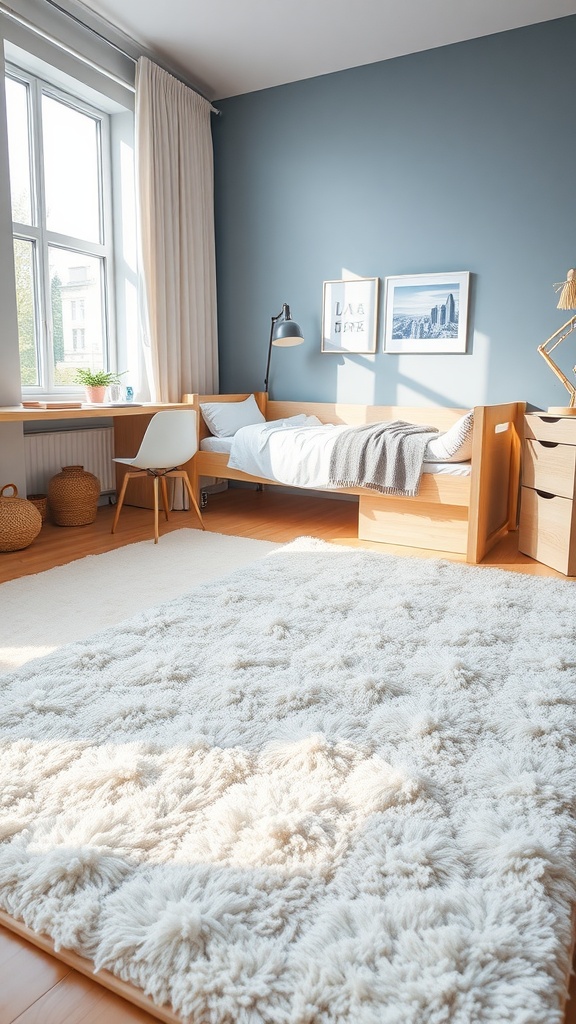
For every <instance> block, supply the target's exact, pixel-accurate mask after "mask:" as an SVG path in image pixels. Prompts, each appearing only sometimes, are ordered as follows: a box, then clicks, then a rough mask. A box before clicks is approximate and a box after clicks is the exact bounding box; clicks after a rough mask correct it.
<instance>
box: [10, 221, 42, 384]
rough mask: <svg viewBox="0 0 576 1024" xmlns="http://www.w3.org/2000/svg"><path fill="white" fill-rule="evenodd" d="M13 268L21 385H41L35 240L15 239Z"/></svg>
mask: <svg viewBox="0 0 576 1024" xmlns="http://www.w3.org/2000/svg"><path fill="white" fill-rule="evenodd" d="M14 267H15V270H16V303H17V308H18V341H19V344H20V372H21V377H22V384H24V385H26V384H38V383H39V376H38V346H37V340H38V339H37V331H36V301H35V299H36V289H35V286H34V242H29V241H27V240H25V239H22V238H15V239H14Z"/></svg>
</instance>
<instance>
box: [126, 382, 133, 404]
mask: <svg viewBox="0 0 576 1024" xmlns="http://www.w3.org/2000/svg"><path fill="white" fill-rule="evenodd" d="M126 401H127V402H133V401H134V388H131V387H130V385H128V387H127V388H126Z"/></svg>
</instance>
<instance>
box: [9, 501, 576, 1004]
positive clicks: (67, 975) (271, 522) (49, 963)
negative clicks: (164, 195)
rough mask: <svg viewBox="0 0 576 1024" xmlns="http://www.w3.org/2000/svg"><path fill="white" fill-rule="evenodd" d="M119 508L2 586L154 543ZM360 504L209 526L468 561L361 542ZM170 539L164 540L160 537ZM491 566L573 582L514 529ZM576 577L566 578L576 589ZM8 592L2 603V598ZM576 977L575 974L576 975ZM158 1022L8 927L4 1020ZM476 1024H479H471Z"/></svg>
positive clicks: (220, 520) (15, 559)
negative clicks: (522, 542)
mask: <svg viewBox="0 0 576 1024" xmlns="http://www.w3.org/2000/svg"><path fill="white" fill-rule="evenodd" d="M113 512H114V509H113V508H112V507H111V506H108V507H103V508H101V509H100V510H99V512H98V517H97V520H96V522H95V523H93V524H91V525H90V526H83V527H68V528H66V527H58V526H53V525H51V524H50V523H46V524H44V526H43V528H42V531H41V533H40V535H39V537H38V538H37V539H36V540H35V541H34V543H33V544H32V545H31V546H30V547H29V548H26V549H25V550H24V551H16V552H10V553H1V554H0V583H2V582H5V581H7V580H10V579H15V578H17V577H19V576H26V575H30V574H31V573H38V572H43V571H45V570H47V569H50V568H52V566H54V565H61V564H64V563H66V562H70V561H73V560H74V559H77V558H82V557H84V556H85V555H93V554H98V553H100V552H102V551H109V550H111V549H113V548H117V547H121V546H122V545H124V544H132V543H135V542H137V541H142V540H150V543H152V539H151V538H152V536H153V523H152V515H153V514H152V512H151V511H150V510H149V509H137V508H131V507H129V506H127V507H125V508H124V509H123V510H122V515H121V517H120V523H119V526H118V532H117V533H116V534H115V535H114V536H112V535H111V534H110V526H111V523H112V518H113ZM356 521H357V507H356V503H355V502H352V501H345V500H339V499H335V498H332V499H331V498H325V499H320V498H314V497H310V496H306V495H302V496H301V495H298V496H295V495H285V494H281V493H279V492H278V491H274V490H272V489H271V490H270V491H267V490H264V491H253V490H248V489H237V490H230V491H228V492H226V493H224V494H215V495H210V498H209V502H208V506H207V508H206V509H205V511H204V522H205V525H206V528H207V529H208V530H210V531H211V532H214V533H226V534H232V535H235V536H241V537H254V538H256V539H259V540H271V541H276V542H285V541H290V540H293V539H294V538H295V537H299V536H303V535H307V536H314V537H319V538H321V539H323V540H327V541H331V542H333V543H337V544H347V545H353V546H359V547H366V548H374V549H375V550H378V551H389V552H392V553H394V554H402V555H405V556H407V557H423V558H430V557H438V556H439V555H440V556H442V557H445V558H449V559H451V560H453V561H463V560H464V559H463V558H462V557H459V556H455V555H454V556H452V555H447V554H445V553H444V552H430V551H421V550H419V549H416V548H413V549H409V548H400V547H397V546H394V545H382V544H370V543H367V542H362V541H358V540H356V539H355V536H354V535H355V532H356ZM196 526H197V520H196V519H195V517H194V515H193V513H189V512H174V513H171V517H170V522H169V523H162V524H161V527H160V529H161V532H163V533H166V532H167V531H169V530H178V529H182V528H183V527H196ZM160 543H162V539H160ZM483 565H485V566H497V567H499V568H502V569H507V570H511V571H514V572H522V573H530V574H532V575H541V576H555V577H558V578H559V579H566V578H565V577H564V576H561V574H560V573H557V572H555V571H554V570H553V569H549V568H547V567H546V566H544V565H541V564H540V563H538V562H534V561H533V559H531V558H528V557H527V556H526V555H522V554H520V553H519V552H518V549H517V534H510V535H509V536H508V537H507V538H506V539H505V540H504V541H502V542H501V543H500V544H499V545H498V546H497V547H496V548H495V549H494V550H493V551H492V552H491V553H490V555H489V556H488V558H487V559H486V561H485V562H484V563H483ZM571 582H572V581H570V580H566V585H567V586H569V585H570V583H571ZM1 599H2V597H1V593H0V602H1ZM572 980H573V981H574V978H573V979H572ZM571 995H572V998H571V1000H570V1001H569V1003H568V1011H567V1014H566V1020H565V1024H576V986H575V985H572V987H571ZM15 1022H18V1024H153V1018H152V1017H151V1016H150V1015H149V1014H148V1013H146V1012H145V1011H143V1010H140V1009H137V1008H136V1007H134V1006H131V1005H129V1004H128V1003H127V1002H125V1001H124V1000H123V999H121V998H120V997H119V996H117V995H114V994H113V993H111V992H108V991H106V989H103V988H101V987H100V986H99V985H98V984H96V983H95V982H94V981H92V980H90V979H89V978H85V977H83V976H82V975H81V974H78V973H77V971H75V970H73V969H72V968H70V967H68V966H66V965H65V964H63V963H61V962H60V961H58V960H57V959H55V958H54V957H51V956H50V955H49V954H47V953H45V952H43V951H42V950H39V949H36V948H34V947H33V946H32V945H30V944H29V943H28V942H26V941H25V940H24V939H22V938H20V937H19V936H17V935H13V934H11V933H10V932H8V931H7V930H6V929H5V928H1V927H0V1024H15ZM470 1024H473V1022H470Z"/></svg>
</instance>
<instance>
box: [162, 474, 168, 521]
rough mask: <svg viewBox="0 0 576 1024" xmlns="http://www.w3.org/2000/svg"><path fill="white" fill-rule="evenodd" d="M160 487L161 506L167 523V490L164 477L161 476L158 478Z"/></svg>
mask: <svg viewBox="0 0 576 1024" xmlns="http://www.w3.org/2000/svg"><path fill="white" fill-rule="evenodd" d="M160 486H161V488H162V504H163V506H164V517H165V519H166V522H169V519H168V488H167V486H166V477H165V476H161V477H160Z"/></svg>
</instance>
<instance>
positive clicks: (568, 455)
mask: <svg viewBox="0 0 576 1024" xmlns="http://www.w3.org/2000/svg"><path fill="white" fill-rule="evenodd" d="M575 488H576V416H564V417H558V416H551V415H549V414H548V413H543V412H540V413H529V414H528V415H527V416H526V417H525V429H524V448H523V459H522V491H521V498H520V534H519V538H518V548H519V550H520V551H522V552H523V553H524V554H525V555H530V556H531V557H532V558H535V559H536V560H537V561H538V562H543V563H544V565H549V566H551V568H553V569H557V570H558V571H559V572H562V573H564V574H565V575H566V576H576V515H575V512H576V502H575V500H574V499H575Z"/></svg>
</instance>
